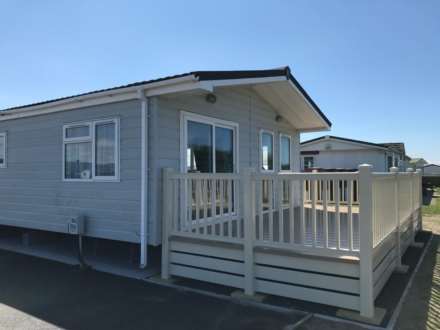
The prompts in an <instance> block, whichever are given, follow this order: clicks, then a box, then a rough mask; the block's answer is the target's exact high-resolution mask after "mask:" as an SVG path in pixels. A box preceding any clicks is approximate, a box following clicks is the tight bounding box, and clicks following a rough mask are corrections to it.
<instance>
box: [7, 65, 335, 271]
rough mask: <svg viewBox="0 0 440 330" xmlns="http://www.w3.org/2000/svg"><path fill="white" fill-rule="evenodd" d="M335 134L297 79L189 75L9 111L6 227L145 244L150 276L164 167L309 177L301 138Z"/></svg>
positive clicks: (264, 73) (266, 73)
mask: <svg viewBox="0 0 440 330" xmlns="http://www.w3.org/2000/svg"><path fill="white" fill-rule="evenodd" d="M329 127H330V122H329V121H328V119H327V118H326V117H325V116H324V115H323V114H322V112H321V111H320V110H319V109H318V107H317V106H316V105H315V104H314V103H313V101H312V100H311V98H310V97H309V96H308V95H307V94H306V92H305V91H304V90H303V89H302V88H301V86H300V85H299V84H298V83H297V81H296V80H295V79H294V78H293V76H292V75H291V73H290V70H289V68H282V69H275V70H260V71H222V72H218V71H214V72H213V71H204V72H190V73H187V74H181V75H177V76H172V77H166V78H162V79H156V80H150V81H143V82H138V83H134V84H130V85H126V86H120V87H115V88H110V89H105V90H99V91H94V92H90V93H85V94H81V95H76V96H70V97H65V98H61V99H56V100H51V101H45V102H40V103H35V104H30V105H26V106H20V107H15V108H10V109H5V110H3V111H1V112H0V194H1V198H0V210H1V212H0V225H7V226H14V227H21V228H29V229H38V230H43V231H51V232H60V233H65V232H67V230H68V223H69V222H70V221H71V219H72V218H78V217H81V218H83V219H85V226H84V231H85V232H84V234H85V236H88V237H95V238H103V239H109V240H115V241H125V242H132V243H135V244H138V246H139V248H140V252H141V253H140V264H141V266H143V267H144V266H146V265H147V246H148V245H151V246H157V245H160V243H161V239H162V236H161V209H162V207H161V205H162V198H161V196H162V194H161V191H162V187H161V169H162V168H164V167H170V168H173V169H176V170H179V171H182V172H209V173H238V172H239V171H241V170H242V169H243V168H245V167H259V166H260V165H259V164H260V163H262V165H261V166H263V167H264V168H265V169H267V170H268V171H278V170H279V169H281V168H283V169H287V168H288V169H289V170H296V171H298V170H299V134H300V132H301V131H310V130H322V129H328V128H329ZM260 143H263V144H264V145H265V148H264V151H263V152H264V157H263V158H262V159H263V160H262V161H261V162H260V148H259V145H260ZM280 148H284V149H283V150H282V151H281V149H280ZM281 154H282V155H281Z"/></svg>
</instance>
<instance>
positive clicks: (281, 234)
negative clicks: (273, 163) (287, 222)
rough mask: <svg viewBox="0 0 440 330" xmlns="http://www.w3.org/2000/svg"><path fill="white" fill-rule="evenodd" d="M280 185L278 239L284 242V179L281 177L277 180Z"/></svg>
mask: <svg viewBox="0 0 440 330" xmlns="http://www.w3.org/2000/svg"><path fill="white" fill-rule="evenodd" d="M277 183H278V185H279V187H278V235H279V236H278V241H279V242H280V243H281V242H284V210H283V199H284V180H283V179H279V180H278V181H277Z"/></svg>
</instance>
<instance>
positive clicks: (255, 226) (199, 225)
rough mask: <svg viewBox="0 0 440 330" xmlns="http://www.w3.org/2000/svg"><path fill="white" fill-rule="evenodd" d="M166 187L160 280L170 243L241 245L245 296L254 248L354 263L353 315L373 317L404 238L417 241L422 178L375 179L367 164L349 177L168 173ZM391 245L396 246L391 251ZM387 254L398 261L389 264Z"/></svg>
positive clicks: (254, 280) (252, 280)
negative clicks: (391, 253)
mask: <svg viewBox="0 0 440 330" xmlns="http://www.w3.org/2000/svg"><path fill="white" fill-rule="evenodd" d="M163 183H164V186H163V187H164V188H163V256H162V276H163V277H164V278H168V277H169V273H170V246H169V244H170V239H172V238H173V237H181V238H185V239H190V240H191V239H194V240H202V241H211V242H214V243H215V242H218V243H222V244H232V245H234V246H241V247H242V249H243V264H244V267H243V268H240V267H241V266H240V267H239V269H240V270H239V271H238V270H237V272H238V273H239V274H242V276H243V277H244V282H243V285H242V287H243V289H244V290H245V292H246V293H247V294H253V293H254V292H255V291H256V287H255V286H256V285H257V286H258V283H260V282H259V280H258V278H259V277H258V276H257V274H256V273H255V272H258V271H259V269H260V268H259V267H261V265H259V264H258V263H256V261H255V253H256V252H255V251H256V249H265V250H268V249H269V250H273V251H284V252H290V253H298V254H301V255H309V256H311V257H323V258H329V260H332V259H334V260H358V261H357V262H358V264H359V270H358V271H357V272H358V273H359V285H358V287H357V289H353V291H352V292H351V291H350V292H351V293H350V295H357V296H359V306H358V307H355V306H353V307H352V308H353V309H358V310H360V311H361V313H362V314H363V315H365V316H371V315H372V313H373V311H374V299H375V297H376V296H377V294H378V293H379V292H380V290H381V288H382V287H383V285H384V284H385V282H386V279H387V278H388V277H389V275H390V274H391V272H390V269H391V270H392V269H394V268H395V267H398V266H399V265H400V258H401V255H402V253H403V250H404V248H406V246H407V245H408V243H405V244H406V245H403V244H401V242H400V241H401V233H402V232H407V231H408V228H409V230H410V235H411V237H410V240H407V241H408V242H409V241H413V240H414V235H415V229H414V228H415V225H416V224H415V220H417V219H419V217H418V213H419V210H420V204H421V195H420V194H421V188H420V186H421V176H420V174H416V173H410V172H408V173H373V172H372V171H371V166H368V165H365V166H361V167H360V170H359V172H353V173H292V172H286V173H280V174H262V173H256V172H255V171H253V170H251V169H247V170H245V171H244V172H243V173H241V174H202V173H177V172H174V171H172V170H170V169H165V170H164V177H163ZM402 228H404V229H405V230H402ZM390 240H392V241H393V242H395V244H394V243H393V244H388V243H387V242H388V241H390ZM407 241H405V242H407ZM385 249H388V250H387V251H385ZM391 249H393V251H394V255H395V256H396V257H395V258H390V257H389V253H388V252H389V251H391ZM385 252H386V253H385ZM180 258H182V257H180ZM204 258H205V257H204ZM205 259H206V258H205ZM184 260H186V259H185V258H184ZM225 260H227V258H226V259H225ZM181 262H182V261H181ZM179 265H180V264H179ZM180 266H181V265H180ZM180 266H179V267H180ZM293 266H295V265H292V267H293ZM176 267H177V266H176ZM234 267H235V266H234ZM293 268H295V267H293ZM279 271H280V270H279V269H278V270H277V272H278V273H279ZM201 272H204V270H202V271H201ZM266 272H267V270H266ZM278 273H277V276H278V275H279V274H278ZM184 274H186V273H184ZM202 274H204V273H202ZM188 276H189V275H188ZM197 276H198V277H195V278H199V279H203V280H207V281H210V279H209V278H204V275H200V274H198V275H197ZM304 281H305V282H304V283H303V284H308V283H307V279H305V280H304ZM239 283H241V282H239ZM231 285H232V284H231ZM350 285H351V284H350ZM237 286H240V287H241V284H237ZM263 289H265V290H266V291H268V290H269V289H267V288H266V287H263ZM257 290H258V288H257ZM341 290H343V288H342V289H341ZM269 292H271V290H269ZM294 292H297V291H294ZM313 292H314V291H313ZM274 294H276V292H275V293H274ZM295 294H296V293H295ZM295 294H292V295H293V298H296V296H295ZM301 294H303V293H299V296H300V298H301ZM319 299H321V298H319V297H318V298H317V301H320V300H319ZM310 300H312V301H313V299H310ZM347 301H348V300H347ZM350 301H352V300H350ZM335 304H336V303H335ZM352 304H353V303H352Z"/></svg>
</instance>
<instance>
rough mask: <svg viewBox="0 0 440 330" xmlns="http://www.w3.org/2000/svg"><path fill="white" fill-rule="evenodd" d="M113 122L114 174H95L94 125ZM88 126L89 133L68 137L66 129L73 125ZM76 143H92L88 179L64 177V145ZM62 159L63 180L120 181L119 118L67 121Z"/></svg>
mask: <svg viewBox="0 0 440 330" xmlns="http://www.w3.org/2000/svg"><path fill="white" fill-rule="evenodd" d="M107 123H113V124H114V125H115V175H114V176H97V175H96V126H97V125H100V124H107ZM79 126H88V127H89V135H88V136H81V137H74V138H68V137H66V133H67V130H68V129H69V128H73V127H79ZM77 143H91V145H92V159H91V165H92V174H91V178H90V179H72V178H66V145H67V144H77ZM62 155H63V160H62V167H63V169H62V175H63V181H65V182H119V181H120V161H121V160H120V120H119V118H118V117H113V118H103V119H94V120H87V121H81V122H74V123H69V124H66V125H64V126H63V152H62Z"/></svg>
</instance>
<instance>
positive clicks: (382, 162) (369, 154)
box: [313, 149, 386, 172]
mask: <svg viewBox="0 0 440 330" xmlns="http://www.w3.org/2000/svg"><path fill="white" fill-rule="evenodd" d="M313 156H314V157H315V164H314V165H315V167H322V168H345V169H356V168H358V166H359V165H360V164H370V165H373V171H377V172H384V171H386V156H385V152H381V151H375V150H366V149H365V150H341V151H338V150H333V151H320V153H319V154H317V155H313Z"/></svg>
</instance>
